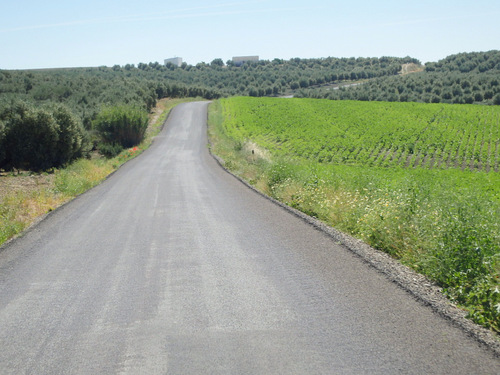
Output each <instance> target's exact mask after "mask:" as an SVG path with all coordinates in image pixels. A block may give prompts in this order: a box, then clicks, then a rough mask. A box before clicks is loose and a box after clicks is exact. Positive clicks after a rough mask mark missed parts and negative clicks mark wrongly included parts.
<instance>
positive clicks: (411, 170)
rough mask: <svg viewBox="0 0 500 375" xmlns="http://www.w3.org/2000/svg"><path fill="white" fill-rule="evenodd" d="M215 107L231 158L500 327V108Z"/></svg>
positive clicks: (273, 190)
mask: <svg viewBox="0 0 500 375" xmlns="http://www.w3.org/2000/svg"><path fill="white" fill-rule="evenodd" d="M213 108H214V109H213V110H212V111H213V112H212V113H213V114H212V120H211V121H212V123H214V124H215V125H211V132H212V133H213V134H217V139H216V140H217V141H219V142H221V143H223V144H224V147H223V146H217V144H216V146H214V151H215V152H216V153H218V155H219V156H221V157H222V159H223V160H225V162H226V166H227V167H228V168H230V169H232V170H233V171H234V172H235V173H237V174H239V175H241V176H242V177H244V178H246V179H247V180H248V181H249V182H250V183H251V184H253V185H254V186H256V187H257V188H258V189H260V190H262V191H263V192H265V193H266V194H269V195H271V196H272V197H274V198H276V199H278V200H280V201H282V202H284V203H286V204H288V205H289V206H292V207H294V208H296V209H299V210H301V211H303V212H305V213H307V214H308V215H310V216H313V217H316V218H318V219H320V220H322V221H324V222H325V223H327V224H329V225H332V226H334V227H335V228H337V229H339V230H341V231H343V232H345V233H349V234H351V235H352V236H354V237H357V238H359V239H361V240H363V241H364V242H366V243H368V244H370V245H371V246H373V247H375V248H377V249H379V250H382V251H385V252H387V253H389V254H391V255H392V256H393V257H395V258H397V259H399V260H400V261H401V262H403V263H404V264H406V265H408V266H410V267H412V268H414V269H415V270H417V271H418V272H421V273H423V274H425V275H427V276H428V277H429V278H430V279H432V280H433V281H435V282H436V283H437V284H439V285H440V286H441V287H442V288H443V291H444V293H445V294H446V295H447V296H448V297H449V298H450V299H451V300H453V301H454V302H455V303H457V304H458V305H460V306H461V307H463V308H464V309H466V310H467V312H468V316H469V317H470V318H471V319H473V320H474V321H476V322H477V323H480V324H483V325H484V326H486V327H489V328H490V329H493V330H495V331H497V332H500V173H499V172H498V169H499V147H500V124H499V121H500V107H498V106H480V105H450V104H425V103H392V102H354V101H330V100H318V99H276V98H242V97H237V98H229V99H221V100H219V101H217V102H216V103H214V105H213ZM212 138H213V136H212ZM224 139H225V140H226V141H220V140H224ZM224 142H225V143H224Z"/></svg>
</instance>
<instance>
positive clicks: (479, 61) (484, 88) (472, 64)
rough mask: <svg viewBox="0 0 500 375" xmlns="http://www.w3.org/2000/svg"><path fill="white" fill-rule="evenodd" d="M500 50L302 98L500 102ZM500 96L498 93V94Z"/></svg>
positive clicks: (303, 93)
mask: <svg viewBox="0 0 500 375" xmlns="http://www.w3.org/2000/svg"><path fill="white" fill-rule="evenodd" d="M499 77H500V51H489V52H479V53H476V52H473V53H462V54H458V55H452V56H448V57H447V58H446V59H443V60H440V61H438V62H437V63H428V64H427V65H426V66H425V70H424V71H423V72H419V73H412V74H407V75H393V76H390V75H387V76H383V77H379V78H377V79H374V80H370V81H368V82H365V83H363V84H362V85H358V86H355V87H345V88H340V89H339V90H321V89H317V88H314V89H309V90H307V91H300V93H299V95H297V96H299V97H311V98H328V99H334V100H346V99H347V100H365V101H367V100H370V101H401V102H423V103H455V104H474V103H478V104H495V105H499V104H500V85H499V83H500V82H499V81H500V79H499ZM496 95H498V96H496Z"/></svg>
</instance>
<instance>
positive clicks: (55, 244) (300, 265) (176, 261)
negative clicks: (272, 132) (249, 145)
mask: <svg viewBox="0 0 500 375" xmlns="http://www.w3.org/2000/svg"><path fill="white" fill-rule="evenodd" d="M207 106H208V103H206V102H196V103H189V104H182V105H179V106H177V107H176V108H175V109H174V110H173V111H172V113H171V115H170V116H169V118H168V120H167V122H166V125H165V127H164V129H163V131H162V132H161V133H160V134H159V136H158V137H157V138H156V140H155V142H154V143H153V145H152V146H151V147H150V148H149V149H148V150H146V151H145V152H144V153H143V154H142V155H140V156H139V157H137V158H135V159H133V160H131V161H130V162H128V163H126V164H125V165H124V166H122V167H121V168H120V169H119V170H118V171H117V172H116V173H114V174H113V175H112V176H110V178H108V179H107V180H106V181H105V182H104V183H102V184H101V185H99V186H97V187H96V188H94V189H92V190H90V191H88V192H87V193H85V194H83V195H81V196H79V197H78V198H76V199H75V200H73V201H72V202H70V203H68V204H66V205H64V206H62V207H61V208H59V209H57V210H55V211H54V212H53V213H51V214H50V215H48V216H47V217H46V218H45V219H44V220H42V221H41V222H40V223H39V224H37V225H35V226H34V227H32V228H31V229H30V230H28V231H27V233H26V234H24V235H23V236H21V237H19V238H17V239H16V240H14V241H11V242H10V243H9V244H7V245H6V246H4V247H2V248H0V374H2V375H3V374H499V373H500V362H499V359H498V358H497V357H496V356H495V354H494V353H493V352H492V351H491V350H489V349H487V348H486V347H484V346H483V345H482V344H480V343H479V342H477V341H475V340H474V339H473V338H471V337H469V336H468V335H467V334H466V333H464V332H463V331H462V330H460V329H459V328H457V327H456V326H455V325H453V324H451V323H450V322H449V321H448V320H446V319H444V318H442V317H441V316H440V315H438V314H437V313H435V312H434V311H433V310H432V309H431V308H429V307H428V306H425V304H424V303H421V302H419V301H418V300H417V299H415V298H414V297H412V296H411V295H410V294H409V293H408V292H406V291H405V290H403V289H402V288H400V287H399V286H397V285H396V284H395V283H393V282H391V281H390V280H389V279H388V278H387V277H386V276H384V275H383V274H381V273H380V272H378V271H376V270H375V269H374V268H372V267H370V266H369V265H368V264H367V263H366V262H363V261H362V260H361V259H360V258H359V257H358V256H356V255H355V254H353V253H352V252H350V251H349V250H348V249H346V247H344V246H343V245H341V244H338V243H337V242H336V241H334V240H333V239H332V238H331V237H329V236H327V235H326V234H325V233H324V232H322V231H320V230H318V229H316V228H314V227H313V226H311V225H310V224H308V223H307V222H305V221H304V220H302V219H301V218H299V217H297V216H296V215H293V214H292V213H290V212H289V211H287V210H285V209H283V208H282V207H280V206H278V205H276V204H274V203H272V202H271V201H270V200H268V199H265V198H264V197H262V196H261V195H259V194H258V193H256V192H255V191H253V190H251V189H249V188H248V187H247V186H245V185H244V184H242V183H241V182H240V181H238V180H237V179H236V178H234V177H233V176H231V175H230V174H228V173H227V172H226V171H224V170H223V169H222V168H221V167H220V166H219V165H218V164H217V162H216V161H215V160H214V159H213V158H212V157H211V156H210V154H209V152H208V149H207V135H206V133H207V130H206V119H207Z"/></svg>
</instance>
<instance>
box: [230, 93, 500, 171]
mask: <svg viewBox="0 0 500 375" xmlns="http://www.w3.org/2000/svg"><path fill="white" fill-rule="evenodd" d="M222 105H223V108H224V113H225V115H226V116H227V120H226V126H227V131H228V134H230V135H231V136H232V137H234V138H237V139H242V140H244V139H252V140H253V141H254V142H256V143H257V144H259V145H261V146H262V147H265V148H266V149H268V150H270V151H271V152H272V153H273V154H275V155H280V154H282V155H294V156H296V157H299V158H306V159H309V160H315V161H318V162H321V163H334V164H348V165H360V166H380V167H395V166H401V167H405V168H429V169H448V168H459V169H462V170H465V169H469V170H477V171H486V172H491V171H495V172H498V169H499V159H500V156H499V148H500V107H498V106H477V105H476V106H474V105H447V104H424V103H388V102H355V101H334V102H332V101H328V100H314V99H313V100H309V99H287V100H284V99H280V100H276V99H272V98H255V99H254V98H232V99H228V100H223V101H222Z"/></svg>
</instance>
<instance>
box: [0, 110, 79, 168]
mask: <svg viewBox="0 0 500 375" xmlns="http://www.w3.org/2000/svg"><path fill="white" fill-rule="evenodd" d="M0 121H3V125H2V128H3V130H2V129H0V133H3V135H1V134H0V142H1V143H0V149H2V152H1V153H0V168H2V169H5V170H12V169H14V168H17V169H29V170H33V171H42V170H46V169H50V168H53V167H59V166H62V165H64V164H66V163H68V162H70V161H72V160H74V159H76V158H79V157H82V156H84V155H85V154H86V153H87V152H88V138H87V135H86V132H85V130H84V129H83V128H82V126H81V125H80V123H79V122H78V120H77V119H76V118H75V117H74V116H73V115H72V114H71V113H70V112H69V110H68V109H66V108H64V107H62V106H54V107H51V108H47V109H44V108H38V109H35V108H33V107H30V106H29V105H27V104H26V103H21V102H20V103H14V104H11V106H9V107H7V108H5V109H4V110H3V111H2V112H1V113H0Z"/></svg>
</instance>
